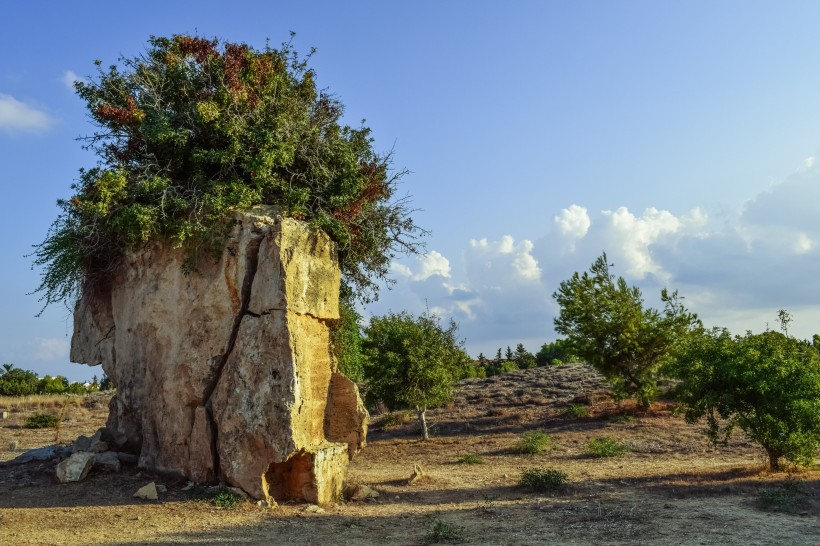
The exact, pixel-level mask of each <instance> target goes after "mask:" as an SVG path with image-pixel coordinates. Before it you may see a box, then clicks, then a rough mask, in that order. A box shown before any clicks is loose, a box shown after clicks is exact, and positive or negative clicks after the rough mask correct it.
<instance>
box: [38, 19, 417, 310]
mask: <svg viewBox="0 0 820 546" xmlns="http://www.w3.org/2000/svg"><path fill="white" fill-rule="evenodd" d="M120 62H121V65H122V68H120V67H118V66H117V65H112V66H110V67H109V68H107V69H104V68H103V67H102V63H101V62H100V61H97V62H96V65H97V67H98V72H97V77H96V79H95V80H93V81H78V82H76V83H75V89H76V91H77V94H78V95H79V96H80V98H82V99H83V100H84V101H85V102H86V106H87V108H88V113H89V115H90V117H91V119H92V120H93V122H94V123H95V124H96V125H97V127H98V130H97V131H96V132H95V133H94V134H92V135H91V136H89V137H86V142H87V147H88V148H90V149H91V150H93V151H94V152H96V154H97V156H98V164H97V166H95V167H94V168H91V169H87V170H81V171H80V176H79V180H78V181H77V183H75V184H74V185H73V186H72V189H73V190H75V192H76V193H75V194H74V196H73V197H71V198H70V199H67V200H60V201H58V206H59V208H60V209H61V213H60V215H59V216H58V218H57V220H56V221H55V222H54V223H53V224H52V226H51V228H50V230H49V232H48V234H47V235H46V238H45V240H44V241H43V242H42V243H40V244H39V245H36V246H35V251H34V253H33V255H34V257H35V259H34V263H35V265H37V266H42V267H43V273H42V278H41V283H40V285H39V287H38V288H37V290H36V291H37V292H40V293H41V294H42V298H41V299H42V300H43V301H44V305H46V306H47V305H49V304H51V303H55V302H60V301H66V302H68V301H70V300H71V299H73V298H75V297H77V296H78V295H80V294H81V293H82V290H83V289H84V287H86V286H88V287H91V286H93V285H94V284H96V283H97V282H104V281H105V280H106V278H107V277H109V276H110V274H111V272H112V271H113V270H115V269H116V268H117V267H119V266H120V264H121V263H122V261H123V260H122V259H123V256H124V255H125V253H127V252H128V251H132V250H134V249H137V248H140V247H142V246H144V245H146V244H148V243H150V242H152V241H164V242H166V243H168V244H171V245H173V246H175V247H184V248H185V249H186V250H187V255H188V260H187V262H186V264H187V267H188V268H189V269H195V268H196V264H197V263H198V262H199V260H200V259H203V258H206V257H207V256H209V255H211V256H213V255H215V254H218V253H220V252H221V251H222V248H223V246H224V240H225V236H226V234H227V232H228V228H229V224H230V218H231V217H232V213H233V211H235V210H236V209H243V208H248V207H251V206H253V205H257V204H268V205H275V206H277V207H279V209H280V210H281V212H282V213H283V214H285V215H287V216H290V217H293V218H297V219H303V220H306V221H309V222H311V223H312V224H313V225H315V226H317V227H319V228H321V229H323V230H324V231H325V232H327V233H328V234H329V236H330V237H331V238H332V239H333V240H334V241H335V242H336V243H337V244H338V253H339V261H340V265H341V268H342V271H343V275H344V282H343V287H342V288H343V289H344V291H345V292H346V293H350V292H354V291H355V295H356V296H357V297H359V298H360V299H362V300H363V301H368V300H370V299H372V298H374V297H376V295H377V286H378V285H377V282H379V281H381V280H386V275H387V273H388V271H389V266H390V262H391V259H392V258H393V257H394V255H395V253H396V252H417V251H418V250H419V249H420V247H421V243H420V242H419V237H420V236H422V235H424V234H425V233H426V232H424V231H423V230H421V229H419V228H418V227H417V226H416V225H415V224H414V223H413V220H412V219H411V218H410V213H411V212H412V211H410V210H409V209H408V208H407V198H406V197H405V198H396V197H395V194H396V189H397V182H398V180H399V179H400V178H401V177H402V175H403V174H405V171H403V170H402V171H398V172H393V171H392V170H391V155H390V153H387V154H379V153H377V152H375V151H374V149H373V139H372V138H371V136H370V133H371V132H370V129H369V128H367V127H365V126H364V125H362V126H360V127H359V128H351V127H349V126H347V125H341V124H340V120H341V118H342V114H343V112H344V107H343V105H342V103H341V102H340V101H339V100H338V99H337V98H335V97H334V96H333V95H331V94H329V93H328V92H326V91H320V90H319V89H317V86H316V81H315V80H316V76H315V74H314V72H313V70H311V69H310V68H308V66H307V59H302V58H300V57H299V56H298V54H297V53H296V52H295V51H294V50H293V48H292V46H291V45H290V43H285V44H283V46H282V48H281V49H279V50H277V49H272V48H270V47H265V49H263V50H261V51H257V50H255V49H253V48H251V47H250V46H248V45H246V44H242V43H230V42H225V43H222V44H220V42H219V40H217V39H212V40H211V39H205V38H202V37H198V36H185V35H175V36H173V37H171V38H163V37H152V38H150V40H149V41H148V46H147V49H146V51H145V53H143V54H141V55H139V56H137V57H134V58H125V57H123V58H120Z"/></svg>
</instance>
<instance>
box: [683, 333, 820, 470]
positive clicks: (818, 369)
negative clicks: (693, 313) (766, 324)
mask: <svg viewBox="0 0 820 546" xmlns="http://www.w3.org/2000/svg"><path fill="white" fill-rule="evenodd" d="M675 371H676V373H677V375H678V376H679V377H680V379H681V383H680V384H679V386H678V387H677V389H676V396H677V399H678V401H679V402H680V403H681V404H682V405H683V407H684V408H685V415H686V419H687V421H689V422H696V421H698V420H699V419H701V418H703V417H705V418H706V422H707V425H708V429H707V430H708V434H709V438H710V439H711V440H712V441H713V442H718V441H725V440H727V439H728V438H729V436H730V435H731V433H732V431H733V429H734V428H735V427H740V428H741V429H742V430H743V431H744V432H745V433H746V434H747V435H748V436H749V437H750V438H751V439H752V440H754V441H755V442H757V443H758V444H760V445H761V446H762V447H763V448H764V449H765V450H766V452H767V453H768V455H769V464H770V467H771V469H772V470H777V469H778V468H779V467H780V459H781V457H785V458H786V459H787V460H789V461H791V462H794V463H798V464H810V463H811V461H812V459H813V457H814V455H815V453H816V452H817V449H818V448H820V354H818V351H817V349H815V348H814V346H813V345H812V344H811V343H809V342H804V341H799V340H797V339H794V338H792V337H789V336H787V335H785V334H783V333H780V332H773V331H769V332H764V333H762V334H752V333H751V332H747V333H746V334H745V335H743V336H734V337H733V336H732V335H731V334H730V333H729V332H728V331H727V330H725V329H720V328H715V329H712V330H710V331H703V332H701V334H700V335H698V336H693V337H691V338H690V339H689V341H688V342H687V343H686V344H685V345H683V346H682V347H681V349H680V351H679V352H678V354H677V358H676V361H675Z"/></svg>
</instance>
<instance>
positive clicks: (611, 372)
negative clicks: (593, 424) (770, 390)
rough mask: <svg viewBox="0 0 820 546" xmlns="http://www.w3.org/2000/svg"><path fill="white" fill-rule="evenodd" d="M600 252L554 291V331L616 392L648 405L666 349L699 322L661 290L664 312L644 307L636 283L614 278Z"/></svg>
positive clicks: (666, 353)
mask: <svg viewBox="0 0 820 546" xmlns="http://www.w3.org/2000/svg"><path fill="white" fill-rule="evenodd" d="M609 268H610V264H609V262H608V261H607V257H606V254H605V253H604V254H602V255H601V256H600V257H598V259H596V260H595V262H594V263H593V264H592V266H591V267H590V270H589V271H588V272H586V271H585V272H584V273H583V274H580V275H579V274H578V273H577V272H576V273H574V274H573V275H572V278H570V279H568V280H566V281H563V282H562V283H561V285H560V288H559V289H558V291H556V292H555V293H554V294H553V298H555V300H556V302H557V303H558V305H559V307H560V311H559V314H558V316H557V317H556V318H555V321H554V322H555V330H556V332H558V333H560V334H563V335H565V336H566V343H567V349H568V351H569V352H570V353H571V354H574V355H577V356H578V357H580V358H581V359H583V360H585V361H586V362H588V363H589V364H591V365H592V366H594V367H595V369H596V370H598V371H599V372H600V373H601V374H602V375H603V376H604V377H605V378H606V379H607V380H608V381H609V382H610V383H612V384H613V386H614V387H615V393H616V396H619V397H624V396H630V395H631V396H635V397H636V398H637V400H638V402H639V404H640V405H641V406H642V407H643V408H645V409H648V408H649V406H650V404H651V403H652V400H653V399H654V398H655V394H656V384H657V376H658V372H659V369H660V365H661V363H662V361H663V359H664V358H665V357H666V356H667V355H668V354H669V351H670V349H671V348H672V347H673V345H674V344H675V343H676V342H677V341H678V340H680V339H682V338H683V337H685V336H686V334H687V333H688V332H689V330H690V329H691V328H692V327H693V326H694V325H696V324H697V323H698V320H697V316H696V315H694V314H692V313H689V312H688V311H687V310H686V309H685V308H684V306H683V304H682V303H681V302H680V298H679V297H678V294H677V292H672V293H669V292H668V291H667V290H666V289H663V290H662V291H661V300H662V302H663V303H664V305H665V306H664V309H663V311H658V310H655V309H652V308H644V302H643V296H642V295H641V291H640V289H638V287H635V286H633V287H630V286H628V285H627V283H626V280H624V278H623V277H618V278H617V279H615V277H614V275H612V274H611V273H610V271H609Z"/></svg>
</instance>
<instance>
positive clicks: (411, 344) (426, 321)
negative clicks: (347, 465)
mask: <svg viewBox="0 0 820 546" xmlns="http://www.w3.org/2000/svg"><path fill="white" fill-rule="evenodd" d="M457 330H458V327H457V325H456V323H455V322H454V321H452V320H451V321H450V322H449V324H448V325H447V327H442V325H441V322H440V320H439V318H438V317H437V316H435V315H429V314H424V315H421V316H419V317H414V316H413V315H411V314H409V313H406V312H402V313H398V314H394V313H389V314H387V315H385V316H383V317H373V318H371V319H370V324H369V325H368V326H367V328H365V331H364V333H365V338H364V343H363V348H364V353H365V355H366V356H367V360H366V365H365V369H364V375H365V382H366V385H367V398H368V401H369V402H370V403H376V402H383V403H384V404H385V405H386V406H387V407H388V408H390V409H391V410H394V409H401V408H411V409H415V410H416V412H417V415H418V419H419V423H420V424H421V430H422V436H423V438H424V439H425V440H427V439H428V438H429V432H428V430H427V418H426V412H427V409H428V408H434V407H438V406H440V405H442V404H445V403H447V402H449V401H450V400H451V399H452V396H453V391H454V389H455V386H456V382H457V381H458V380H459V379H461V378H463V377H465V376H467V375H469V368H470V367H471V366H472V359H471V358H470V357H469V355H467V353H465V352H464V349H463V347H462V343H461V341H459V339H458V337H457Z"/></svg>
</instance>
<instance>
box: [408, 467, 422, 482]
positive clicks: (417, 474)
mask: <svg viewBox="0 0 820 546" xmlns="http://www.w3.org/2000/svg"><path fill="white" fill-rule="evenodd" d="M422 478H424V471H423V470H422V469H421V466H419V465H417V464H416V465H413V473H412V474H410V477H409V478H407V482H406V483H407V485H413V484H414V483H416V482H417V481H419V480H420V479H422Z"/></svg>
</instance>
